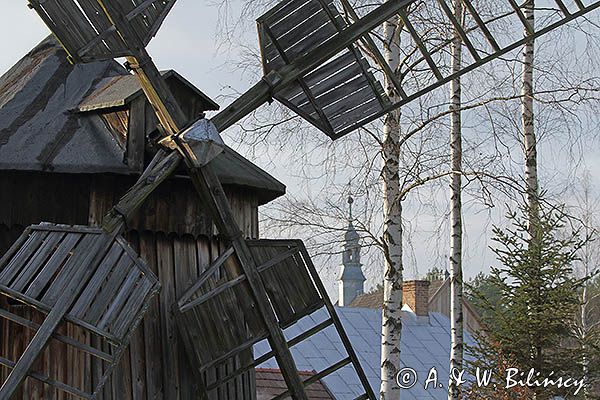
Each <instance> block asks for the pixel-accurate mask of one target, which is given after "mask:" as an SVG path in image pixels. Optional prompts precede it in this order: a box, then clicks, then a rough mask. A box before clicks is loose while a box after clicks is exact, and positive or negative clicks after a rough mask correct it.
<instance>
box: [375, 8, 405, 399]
mask: <svg viewBox="0 0 600 400" xmlns="http://www.w3.org/2000/svg"><path fill="white" fill-rule="evenodd" d="M401 31H402V25H401V21H400V18H399V17H398V16H397V15H396V16H394V17H392V18H391V19H390V20H388V21H386V22H385V25H384V43H383V48H384V57H385V59H386V61H387V63H388V64H389V66H390V68H391V70H392V71H398V70H399V68H400V33H401ZM385 88H386V92H387V94H388V96H389V98H390V100H391V101H392V102H394V101H397V100H398V98H399V93H396V88H395V87H394V84H393V82H390V81H388V78H387V76H386V82H385ZM399 143H400V109H398V110H396V111H393V112H390V113H389V114H388V115H386V117H385V121H384V124H383V173H382V185H383V220H384V224H383V242H384V249H385V268H384V274H383V307H382V313H381V326H382V327H381V388H380V391H379V393H380V399H381V400H385V399H389V400H392V399H398V398H400V387H399V386H398V383H397V380H396V379H397V378H396V377H397V375H398V372H399V370H400V342H401V335H402V270H403V265H402V203H401V202H400V177H399V162H400V160H399V156H400V146H399Z"/></svg>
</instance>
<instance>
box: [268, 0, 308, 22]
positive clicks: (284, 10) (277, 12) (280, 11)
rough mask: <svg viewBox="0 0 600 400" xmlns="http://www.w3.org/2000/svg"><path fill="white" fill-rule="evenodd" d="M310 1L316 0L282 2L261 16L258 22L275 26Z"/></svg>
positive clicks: (285, 0)
mask: <svg viewBox="0 0 600 400" xmlns="http://www.w3.org/2000/svg"><path fill="white" fill-rule="evenodd" d="M309 1H314V0H282V1H280V2H279V3H278V4H276V5H275V6H274V7H273V8H271V9H270V10H269V11H267V12H266V13H265V14H263V15H262V16H260V17H259V18H258V21H260V22H264V23H267V24H269V25H274V24H276V23H277V22H279V21H281V20H282V19H283V18H285V17H286V16H288V15H289V14H290V13H293V12H294V11H295V10H299V9H300V8H302V6H303V5H306V4H307V3H308V2H309Z"/></svg>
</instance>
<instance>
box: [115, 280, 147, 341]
mask: <svg viewBox="0 0 600 400" xmlns="http://www.w3.org/2000/svg"><path fill="white" fill-rule="evenodd" d="M153 288H154V285H153V284H152V282H151V281H150V280H148V279H144V278H142V279H141V280H140V283H139V284H138V286H137V287H136V289H135V291H134V292H133V294H132V295H131V296H130V297H129V299H128V300H127V303H125V305H124V306H123V309H122V311H121V312H120V313H119V315H118V317H117V318H116V319H115V320H114V322H113V323H112V326H111V328H110V329H109V332H113V334H114V335H115V336H116V337H123V338H124V337H125V336H126V334H127V333H128V332H129V328H130V327H131V326H132V325H133V324H134V322H135V320H136V318H137V317H138V316H139V315H140V310H141V309H142V308H143V307H144V304H145V303H146V300H147V299H148V296H149V295H150V293H151V291H152V289H153Z"/></svg>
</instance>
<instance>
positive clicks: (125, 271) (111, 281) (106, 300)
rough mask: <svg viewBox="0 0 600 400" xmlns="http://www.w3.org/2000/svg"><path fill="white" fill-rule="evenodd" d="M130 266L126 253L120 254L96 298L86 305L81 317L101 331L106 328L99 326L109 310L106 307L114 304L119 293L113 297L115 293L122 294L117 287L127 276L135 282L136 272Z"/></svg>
mask: <svg viewBox="0 0 600 400" xmlns="http://www.w3.org/2000/svg"><path fill="white" fill-rule="evenodd" d="M131 266H132V260H131V259H130V258H129V257H128V256H127V255H124V254H123V255H121V257H120V259H119V261H118V263H117V264H116V265H115V266H113V268H112V270H111V273H110V275H109V276H108V278H107V280H106V281H105V282H103V285H102V287H101V288H100V290H99V291H98V292H97V295H96V298H95V299H94V300H93V302H92V303H90V305H91V307H88V309H87V310H86V313H85V318H83V320H85V321H87V322H89V323H90V324H92V325H95V326H98V328H99V329H101V330H103V331H104V330H106V329H103V328H100V327H99V323H100V322H101V318H102V317H103V316H104V315H105V314H108V313H109V312H110V311H111V310H110V309H109V310H108V311H107V309H106V308H107V307H109V304H115V302H116V301H117V300H119V299H120V297H119V295H117V298H115V293H120V294H121V295H122V296H123V295H124V294H123V293H122V292H116V291H117V290H118V288H122V286H123V284H124V281H125V280H126V278H128V277H129V278H128V279H129V280H133V281H134V282H135V278H136V275H137V274H138V272H137V271H135V270H132V269H131Z"/></svg>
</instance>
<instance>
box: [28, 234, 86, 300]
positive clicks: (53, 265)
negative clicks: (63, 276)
mask: <svg viewBox="0 0 600 400" xmlns="http://www.w3.org/2000/svg"><path fill="white" fill-rule="evenodd" d="M80 239H81V234H79V233H68V234H66V237H65V239H64V240H63V242H62V243H61V245H60V247H59V248H58V249H57V250H56V251H55V252H54V254H52V257H51V258H50V260H48V262H47V263H46V265H45V266H44V267H43V268H42V270H41V271H40V273H39V274H37V276H36V277H35V279H34V280H33V282H32V283H31V285H29V287H28V288H27V291H26V292H25V294H26V295H27V296H30V297H33V298H38V296H39V295H40V293H41V292H42V290H43V289H44V287H46V285H47V284H48V283H49V282H50V281H51V279H52V277H53V276H54V275H55V274H56V272H57V271H58V270H59V268H60V267H61V266H62V264H63V263H64V262H65V260H66V259H67V257H68V256H69V255H70V253H71V251H73V248H74V247H75V246H76V245H77V243H78V242H79V240H80Z"/></svg>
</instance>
